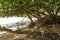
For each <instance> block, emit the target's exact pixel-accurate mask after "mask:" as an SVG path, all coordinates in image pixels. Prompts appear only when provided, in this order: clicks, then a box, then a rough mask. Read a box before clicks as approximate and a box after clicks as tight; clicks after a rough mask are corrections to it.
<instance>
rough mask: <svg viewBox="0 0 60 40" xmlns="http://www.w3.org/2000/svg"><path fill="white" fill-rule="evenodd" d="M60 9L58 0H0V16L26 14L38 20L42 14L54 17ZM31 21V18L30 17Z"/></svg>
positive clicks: (59, 0)
mask: <svg viewBox="0 0 60 40" xmlns="http://www.w3.org/2000/svg"><path fill="white" fill-rule="evenodd" d="M59 11H60V0H49V1H48V0H1V1H0V16H2V17H5V16H21V15H23V14H24V15H27V16H28V17H29V18H30V19H31V17H36V18H37V19H38V20H40V18H41V16H42V15H45V16H47V15H48V16H50V17H54V18H56V16H57V14H58V13H59ZM31 21H32V19H31Z"/></svg>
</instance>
